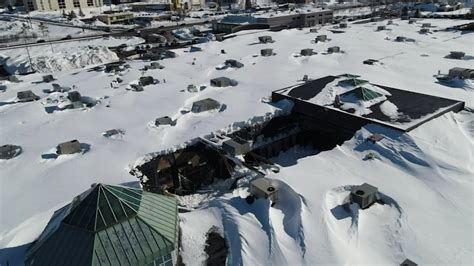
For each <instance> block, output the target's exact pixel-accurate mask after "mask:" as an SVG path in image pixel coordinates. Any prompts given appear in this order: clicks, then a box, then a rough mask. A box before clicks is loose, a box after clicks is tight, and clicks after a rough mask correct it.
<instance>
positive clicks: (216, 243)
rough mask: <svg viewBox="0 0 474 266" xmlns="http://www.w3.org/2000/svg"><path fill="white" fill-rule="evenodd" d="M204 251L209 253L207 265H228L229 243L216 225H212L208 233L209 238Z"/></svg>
mask: <svg viewBox="0 0 474 266" xmlns="http://www.w3.org/2000/svg"><path fill="white" fill-rule="evenodd" d="M204 251H205V252H206V254H207V260H206V265H208V266H225V265H226V261H227V254H228V253H229V250H228V247H227V243H226V241H225V239H224V238H223V237H222V236H221V235H220V234H219V233H218V232H217V230H216V228H214V227H212V228H211V229H210V230H209V232H208V233H207V240H206V246H205V248H204Z"/></svg>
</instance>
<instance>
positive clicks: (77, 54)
mask: <svg viewBox="0 0 474 266" xmlns="http://www.w3.org/2000/svg"><path fill="white" fill-rule="evenodd" d="M115 60H118V57H117V55H116V54H115V53H114V52H112V51H110V50H109V49H108V48H107V47H102V46H98V47H84V48H83V49H81V50H78V51H73V52H69V51H62V52H59V53H56V54H54V55H52V56H38V57H35V58H33V60H32V65H33V68H34V69H35V70H36V71H38V72H40V73H51V72H58V71H65V70H71V69H76V68H84V67H86V66H88V65H96V64H103V63H107V62H110V61H115Z"/></svg>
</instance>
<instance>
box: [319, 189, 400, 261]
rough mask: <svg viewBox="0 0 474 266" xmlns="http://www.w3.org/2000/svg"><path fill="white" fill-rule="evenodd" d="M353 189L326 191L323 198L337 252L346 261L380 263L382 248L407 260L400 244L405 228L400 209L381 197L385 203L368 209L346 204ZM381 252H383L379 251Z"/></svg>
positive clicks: (327, 220) (326, 219)
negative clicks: (365, 252)
mask: <svg viewBox="0 0 474 266" xmlns="http://www.w3.org/2000/svg"><path fill="white" fill-rule="evenodd" d="M352 187H353V186H341V187H337V188H334V189H331V190H330V191H328V192H327V193H326V195H325V198H324V204H323V211H324V219H325V223H326V226H327V227H328V232H329V239H330V241H331V243H332V244H333V245H334V246H337V248H335V250H336V252H341V254H340V255H342V254H345V256H347V257H346V258H347V261H352V262H354V263H362V264H364V263H370V262H377V261H383V256H384V255H390V254H378V252H375V250H380V247H381V246H385V247H386V248H385V249H384V250H385V252H391V253H392V255H395V256H397V257H400V258H402V257H406V256H405V255H404V250H403V247H402V245H401V243H402V242H403V236H404V234H403V233H402V231H404V230H406V228H404V227H408V225H407V221H406V217H404V214H403V210H402V208H401V207H400V206H399V205H398V203H396V202H395V201H394V200H393V199H391V198H390V197H388V196H386V195H383V194H382V193H380V192H379V194H380V195H381V200H382V201H383V202H384V203H385V204H379V203H375V204H374V205H372V206H371V207H369V208H367V209H364V210H362V209H360V208H359V206H358V205H357V204H350V203H348V202H347V199H348V196H349V193H350V191H351V189H352ZM360 250H366V251H368V252H369V253H370V256H359V255H358V253H359V251H360ZM382 253H383V252H382Z"/></svg>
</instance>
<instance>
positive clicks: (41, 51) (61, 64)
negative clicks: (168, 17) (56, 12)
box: [0, 37, 144, 73]
mask: <svg viewBox="0 0 474 266" xmlns="http://www.w3.org/2000/svg"><path fill="white" fill-rule="evenodd" d="M143 41H144V40H143V39H141V38H138V37H130V38H114V37H107V38H98V39H92V40H87V41H79V42H64V43H55V44H53V45H49V44H44V45H41V46H32V47H29V48H28V52H29V53H30V55H31V59H32V60H31V63H32V65H33V69H34V70H36V71H38V72H40V73H51V72H58V71H65V70H72V69H77V68H84V67H86V66H89V65H97V64H104V63H108V62H111V61H117V60H118V57H117V55H116V54H115V53H114V52H112V51H110V50H109V49H108V48H107V47H111V46H119V45H120V44H127V45H136V44H139V43H142V42H143ZM0 61H3V62H4V63H5V67H6V68H7V70H8V71H9V72H10V73H23V72H28V71H30V70H31V66H30V62H29V60H28V54H27V51H26V48H17V49H9V50H3V51H0Z"/></svg>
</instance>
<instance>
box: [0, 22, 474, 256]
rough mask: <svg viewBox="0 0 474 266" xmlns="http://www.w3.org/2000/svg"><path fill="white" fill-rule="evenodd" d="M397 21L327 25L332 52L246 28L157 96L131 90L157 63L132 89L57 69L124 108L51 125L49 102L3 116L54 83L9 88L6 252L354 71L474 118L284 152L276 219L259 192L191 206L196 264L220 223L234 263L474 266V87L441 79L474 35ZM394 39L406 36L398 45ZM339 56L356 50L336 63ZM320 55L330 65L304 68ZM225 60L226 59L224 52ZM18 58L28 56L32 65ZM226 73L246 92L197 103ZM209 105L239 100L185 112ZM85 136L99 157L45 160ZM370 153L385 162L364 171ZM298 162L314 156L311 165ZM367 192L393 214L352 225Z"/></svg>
mask: <svg viewBox="0 0 474 266" xmlns="http://www.w3.org/2000/svg"><path fill="white" fill-rule="evenodd" d="M422 22H431V23H432V25H435V26H438V28H443V27H447V26H452V25H456V24H462V23H465V22H466V21H459V20H441V19H436V20H420V21H419V22H418V23H422ZM385 24H386V22H379V23H369V24H361V25H356V24H353V25H351V27H349V28H348V29H347V30H346V33H344V34H333V33H331V32H329V31H328V29H330V26H329V27H327V28H326V27H323V28H322V29H321V30H320V31H319V32H320V33H321V34H327V35H328V37H329V38H330V39H332V40H331V41H329V42H327V43H318V44H314V43H311V40H313V39H314V35H313V34H309V33H308V32H309V30H308V29H304V30H301V31H300V30H296V29H294V30H286V31H281V32H266V31H248V32H240V33H238V34H237V35H238V36H237V37H235V38H231V39H228V40H225V41H223V42H209V43H205V44H200V45H199V46H200V47H202V48H203V52H200V53H186V52H185V51H186V50H188V49H186V48H185V49H180V50H176V52H177V53H178V57H176V58H174V59H167V60H163V61H162V62H160V63H162V64H163V65H164V66H165V68H164V69H161V70H158V69H156V70H149V71H147V73H146V75H151V76H153V77H154V78H155V79H158V80H160V81H162V80H163V79H166V83H164V82H160V83H159V84H155V85H149V86H146V87H145V90H144V91H143V92H133V91H127V90H125V88H126V87H127V84H129V83H131V82H133V81H136V80H137V79H138V78H139V76H140V75H141V71H140V70H139V69H141V68H142V67H143V66H145V65H147V64H149V62H141V61H134V62H130V65H131V69H130V70H126V71H124V72H123V73H122V74H121V76H120V78H122V79H123V83H122V85H120V86H119V88H118V89H112V88H110V83H111V81H112V80H114V79H115V78H116V77H117V76H115V75H113V74H106V73H103V72H88V71H87V70H86V69H84V70H77V69H76V70H63V71H60V72H57V73H55V75H54V76H55V78H56V79H57V81H55V82H57V83H59V84H61V85H62V86H70V87H71V86H72V85H76V86H77V90H78V91H79V92H80V93H81V94H82V95H85V96H89V97H93V98H102V99H103V98H104V96H108V98H107V99H108V101H109V104H110V107H109V108H108V107H107V106H106V105H104V104H101V105H96V106H95V107H93V108H85V109H80V110H78V109H73V110H65V111H61V112H54V113H52V114H47V113H46V112H45V111H44V109H43V107H44V106H43V105H42V104H41V101H37V102H29V103H21V104H4V102H9V101H12V100H13V99H15V97H16V93H17V92H18V91H21V90H27V89H31V90H32V91H33V92H34V93H36V94H37V95H39V96H40V97H42V100H43V99H44V98H45V97H47V95H46V94H44V93H43V92H42V90H43V89H50V87H51V85H50V84H32V82H34V81H38V80H41V74H39V73H37V74H31V75H28V76H22V77H21V79H22V80H23V82H21V83H9V82H4V85H5V86H6V91H5V92H3V93H0V123H1V125H2V126H1V127H0V139H1V144H2V145H3V144H16V145H21V146H22V147H23V153H22V154H21V155H19V156H18V157H16V158H14V159H11V160H7V161H0V248H12V247H16V246H19V245H23V244H27V243H29V242H31V241H32V240H34V239H35V238H36V237H37V236H38V235H39V234H40V233H41V230H42V229H43V228H44V226H45V225H46V223H47V221H48V219H49V217H50V215H51V214H52V213H53V210H55V209H57V208H58V207H59V206H62V205H63V204H66V203H67V202H70V200H71V199H72V198H73V197H74V196H75V195H77V194H79V193H81V192H82V191H84V190H86V189H88V188H89V187H90V184H91V183H97V182H103V183H112V184H123V183H127V184H128V183H130V182H136V181H137V178H135V177H134V176H131V175H130V174H129V173H128V167H129V165H130V164H131V163H133V162H135V161H136V160H137V159H138V158H141V157H143V156H145V155H146V154H148V153H152V152H157V151H160V150H164V149H167V148H171V147H174V146H176V145H179V144H182V143H184V142H186V141H188V140H190V139H193V138H195V137H197V136H201V135H204V134H208V133H210V132H212V131H216V130H219V129H222V128H226V127H227V126H228V125H230V124H232V123H233V122H238V121H247V120H248V119H249V118H251V117H253V116H262V115H264V114H265V113H274V112H276V110H277V109H276V108H275V107H272V106H271V105H268V104H266V103H263V102H261V101H260V99H261V98H264V97H267V96H268V95H269V94H270V93H271V91H273V90H276V89H280V88H284V87H288V86H291V85H293V84H295V83H297V80H299V79H301V77H303V75H304V74H308V75H309V77H310V78H319V77H323V76H326V75H338V74H342V73H353V74H360V75H362V77H361V78H363V79H367V80H369V81H370V82H372V83H375V84H381V85H382V84H383V85H387V86H390V87H395V88H400V89H405V90H410V91H415V92H421V93H426V94H431V95H437V96H441V97H447V98H453V99H457V100H462V101H465V102H466V107H467V109H469V110H471V111H468V110H465V111H461V112H459V113H457V114H454V113H448V114H445V115H443V116H440V117H438V118H436V119H434V120H432V121H429V122H427V123H426V124H424V125H422V126H420V127H418V128H416V129H414V130H413V131H411V132H410V133H405V134H403V133H400V132H398V131H395V130H391V129H387V128H383V127H381V126H375V125H368V126H366V127H364V128H362V129H361V130H359V131H358V132H357V133H356V135H355V136H354V137H353V138H352V139H351V140H349V141H346V142H345V143H344V144H342V145H341V146H337V147H336V148H334V149H333V150H331V151H326V152H321V153H319V154H317V155H311V153H309V152H306V151H303V152H298V148H295V150H293V151H292V150H290V151H288V152H287V153H284V154H281V155H280V156H279V157H278V158H275V161H276V162H278V164H280V166H281V167H280V172H279V173H278V174H272V175H269V177H271V178H274V182H275V183H276V184H278V188H279V189H280V201H279V202H278V203H277V204H276V205H275V206H274V207H270V206H269V203H268V202H267V201H264V200H257V201H256V202H255V203H254V204H253V205H247V203H246V202H245V197H246V196H247V195H248V190H247V187H246V185H245V182H241V183H240V184H241V187H239V188H238V189H236V190H234V191H232V192H229V191H227V190H220V191H217V192H214V193H209V194H208V195H207V196H199V195H198V196H195V197H188V198H186V199H183V200H181V202H182V204H183V205H187V206H189V207H190V208H196V210H194V211H192V212H188V213H180V220H181V222H180V225H181V230H182V236H183V246H182V249H181V255H182V257H183V261H184V262H185V263H186V264H187V265H203V264H205V259H206V258H205V256H206V255H205V254H204V253H203V246H204V243H205V234H206V233H207V231H208V230H209V228H211V227H212V226H216V227H218V228H219V229H220V230H222V233H223V235H224V236H225V237H226V240H227V242H228V245H229V250H230V256H229V257H228V261H229V262H230V263H231V265H238V264H244V265H268V264H275V265H316V264H337V265H341V264H351V265H352V264H355V265H361V264H372V265H376V264H377V265H381V264H384V265H398V264H399V263H401V262H402V261H403V260H404V259H405V258H410V259H411V260H413V261H415V262H416V263H418V264H419V265H427V264H446V265H448V264H449V265H472V264H473V254H474V251H473V244H472V243H473V242H472V239H473V238H472V236H473V234H474V231H473V228H474V227H473V219H472V217H473V215H474V213H473V207H474V206H473V203H474V201H473V200H472V199H473V195H474V193H473V181H472V177H473V176H474V168H473V165H474V164H473V161H474V115H473V113H472V108H474V96H473V95H474V94H473V90H465V89H463V88H452V87H447V86H443V85H441V84H438V83H435V80H434V78H433V77H432V75H433V74H435V73H437V71H438V69H441V70H442V71H443V72H446V71H447V70H448V69H449V68H452V67H456V66H457V67H470V68H472V61H470V60H462V61H459V60H451V59H446V58H444V56H445V55H447V54H448V53H449V51H452V50H461V51H465V52H466V53H468V54H469V55H471V54H472V53H473V51H472V43H473V42H474V36H472V34H464V35H461V33H459V32H441V31H440V32H435V33H433V34H430V35H420V34H418V33H417V31H418V30H419V25H409V24H408V22H407V21H400V20H395V21H394V25H393V26H391V29H392V30H391V31H383V32H375V31H374V30H375V28H376V26H377V25H385ZM259 35H270V36H272V38H273V39H274V40H275V42H274V43H272V44H265V45H263V44H258V45H248V44H251V43H255V42H256V40H257V37H258V36H259ZM396 36H406V37H409V38H415V39H416V40H417V42H416V43H414V44H413V43H410V44H408V43H398V42H393V41H392V40H393V39H394V38H395V37H396ZM387 37H388V38H389V39H391V40H385V38H387ZM334 45H338V46H340V47H341V49H343V50H344V51H345V52H346V53H338V54H331V55H324V54H323V53H322V52H324V51H325V50H326V49H327V47H329V46H334ZM266 47H271V48H273V49H274V52H275V53H276V55H275V56H272V57H260V56H258V57H254V56H252V55H254V54H259V51H260V49H262V48H266ZM307 47H313V48H314V49H315V51H316V52H318V54H317V55H314V56H311V57H304V58H303V57H299V58H294V57H293V56H292V55H293V54H294V53H296V52H298V51H300V50H301V49H302V48H307ZM44 48H46V47H44ZM221 49H224V50H225V51H226V52H227V54H225V55H224V54H221V53H220V51H221ZM23 53H24V52H23ZM40 53H41V52H38V53H37V55H39V54H40ZM421 54H427V55H429V56H427V57H426V56H423V57H422V56H420V55H421ZM6 55H7V56H9V57H11V58H17V57H20V56H21V53H16V52H8V53H7V54H6ZM194 58H195V59H196V60H194ZM368 58H374V59H379V60H381V61H382V62H383V65H377V66H367V65H363V64H362V61H363V60H365V59H368ZM226 59H236V60H238V61H240V62H242V63H243V64H244V65H245V67H243V68H241V69H226V70H221V71H218V70H216V69H215V66H216V65H218V64H221V63H222V62H223V61H225V60H226ZM193 61H195V64H194V65H193V64H192V62H193ZM219 76H227V77H229V78H232V79H235V80H237V81H238V85H237V86H235V87H228V88H214V87H209V86H208V87H207V88H206V89H205V90H204V91H200V92H198V93H188V92H187V91H186V88H187V85H188V84H203V83H206V84H207V83H208V82H209V79H211V78H215V77H219ZM181 90H184V91H183V92H181ZM207 97H211V98H215V99H216V100H218V101H219V102H221V103H222V104H225V105H226V109H225V110H224V111H223V112H206V113H202V114H192V113H188V114H185V115H182V114H181V113H180V110H181V109H182V108H183V107H190V106H191V104H192V102H193V101H195V100H199V99H203V98H207ZM386 105H387V106H385V108H384V109H385V111H384V112H387V113H391V114H395V110H394V108H392V107H391V106H390V104H386ZM165 115H168V116H170V117H172V118H173V119H177V125H176V126H174V127H163V128H161V129H160V128H158V129H153V130H152V129H150V128H149V127H147V123H148V122H149V121H153V120H154V119H155V118H157V117H161V116H165ZM113 128H121V129H123V130H125V132H126V133H125V135H123V137H122V138H118V139H109V138H105V137H103V136H102V135H101V132H104V131H105V130H108V129H113ZM374 133H380V134H383V135H384V136H385V138H384V139H383V140H382V141H380V142H378V143H377V144H370V143H368V142H366V141H365V138H367V137H368V136H370V135H371V134H374ZM72 139H78V140H79V141H80V142H82V143H86V144H89V145H91V146H90V150H89V151H88V152H86V153H84V154H75V155H70V156H61V157H59V158H58V159H56V160H46V159H42V158H41V154H44V153H49V152H51V150H53V149H54V147H55V146H56V145H57V144H58V143H61V142H64V141H68V140H72ZM368 152H373V153H375V154H377V155H378V157H379V159H375V160H367V161H364V160H363V158H364V156H365V155H366V154H367V153H368ZM295 154H308V155H310V156H307V157H302V158H299V157H295ZM244 181H245V180H244ZM364 182H367V183H370V184H373V185H375V186H377V187H378V188H379V190H380V191H381V192H382V193H383V194H384V195H386V196H387V197H389V198H390V199H392V202H391V203H390V204H386V205H377V204H376V205H373V206H372V207H370V208H369V209H366V210H358V209H357V208H354V206H353V207H352V208H351V209H352V211H353V214H357V215H353V216H348V217H346V218H343V217H341V216H340V214H341V213H340V212H338V210H339V211H340V209H339V208H338V206H339V205H341V204H342V203H343V202H344V198H345V197H347V193H348V192H347V190H346V188H347V187H346V186H351V185H359V184H361V183H364ZM203 199H204V200H203ZM342 214H343V213H342ZM20 253H21V252H19V251H18V252H17V253H14V255H15V257H14V258H15V259H17V260H18V259H19V256H20V255H19V254H20ZM12 254H13V253H11V254H10V257H8V256H9V254H8V253H7V252H4V253H2V252H0V263H3V262H4V261H5V260H6V259H12V258H11V256H13V255H12Z"/></svg>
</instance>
